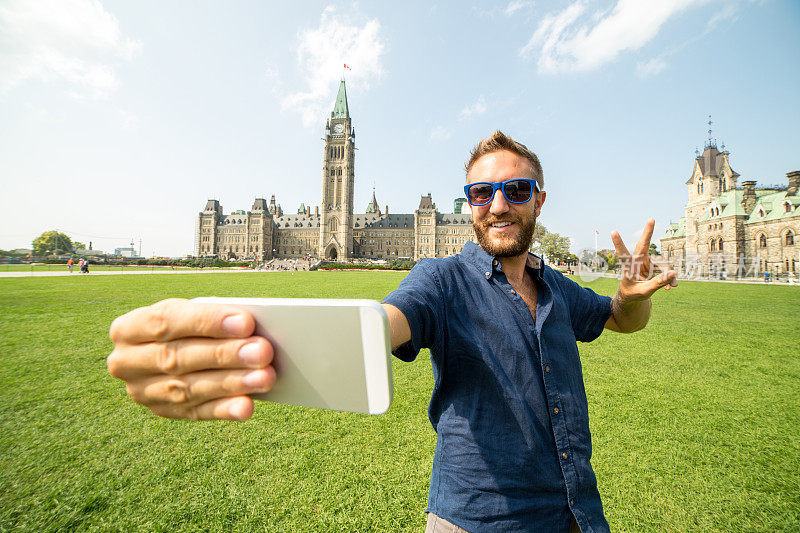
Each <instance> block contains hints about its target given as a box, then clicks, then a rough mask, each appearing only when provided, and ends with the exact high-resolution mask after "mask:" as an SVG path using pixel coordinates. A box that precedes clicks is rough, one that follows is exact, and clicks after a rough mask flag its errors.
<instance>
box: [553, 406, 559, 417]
mask: <svg viewBox="0 0 800 533" xmlns="http://www.w3.org/2000/svg"><path fill="white" fill-rule="evenodd" d="M553 414H554V415H557V414H558V407H553Z"/></svg>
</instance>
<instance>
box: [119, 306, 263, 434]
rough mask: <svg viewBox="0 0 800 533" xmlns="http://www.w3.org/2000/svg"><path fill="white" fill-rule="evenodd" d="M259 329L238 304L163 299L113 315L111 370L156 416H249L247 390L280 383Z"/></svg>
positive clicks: (256, 389) (227, 418) (215, 417)
mask: <svg viewBox="0 0 800 533" xmlns="http://www.w3.org/2000/svg"><path fill="white" fill-rule="evenodd" d="M254 330H255V322H254V321H253V317H252V316H250V314H248V313H246V312H244V311H242V310H240V309H237V308H235V307H223V306H217V305H207V304H198V303H192V302H189V301H186V300H179V299H170V300H164V301H161V302H158V303H157V304H154V305H151V306H149V307H142V308H139V309H135V310H133V311H131V312H130V313H128V314H125V315H122V316H121V317H119V318H117V319H116V320H114V322H113V323H112V324H111V329H110V331H109V334H110V336H111V340H112V341H113V342H114V345H115V347H114V351H113V352H112V353H111V355H109V356H108V370H109V372H111V375H113V376H114V377H117V378H120V379H122V380H124V381H126V382H127V391H128V394H129V395H130V396H131V398H132V399H133V400H134V401H136V402H138V403H140V404H142V405H144V406H146V407H147V408H149V409H150V410H151V411H153V412H154V413H155V414H157V415H159V416H164V417H167V418H191V419H195V420H212V419H221V420H246V419H248V418H250V416H251V415H252V414H253V400H252V399H250V397H249V396H247V394H250V393H256V392H267V391H269V390H270V389H271V388H272V386H273V385H274V384H275V370H274V369H273V368H272V367H271V366H270V363H271V362H272V356H273V350H272V345H271V344H270V343H269V342H268V341H267V340H266V339H264V338H263V337H256V336H253V331H254Z"/></svg>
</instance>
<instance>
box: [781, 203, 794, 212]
mask: <svg viewBox="0 0 800 533" xmlns="http://www.w3.org/2000/svg"><path fill="white" fill-rule="evenodd" d="M783 212H784V213H791V212H792V204H790V203H789V202H783Z"/></svg>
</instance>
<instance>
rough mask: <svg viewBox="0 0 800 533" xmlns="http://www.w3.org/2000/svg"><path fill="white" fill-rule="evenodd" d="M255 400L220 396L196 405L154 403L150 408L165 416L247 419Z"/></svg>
mask: <svg viewBox="0 0 800 533" xmlns="http://www.w3.org/2000/svg"><path fill="white" fill-rule="evenodd" d="M254 409H255V406H254V405H253V400H252V399H251V398H250V397H248V396H236V397H233V398H220V399H218V400H211V401H209V402H205V403H201V404H200V405H195V406H176V405H154V406H152V407H150V410H151V411H152V412H153V413H155V414H157V415H158V416H163V417H165V418H189V419H191V420H247V419H248V418H250V417H251V416H252V415H253V410H254Z"/></svg>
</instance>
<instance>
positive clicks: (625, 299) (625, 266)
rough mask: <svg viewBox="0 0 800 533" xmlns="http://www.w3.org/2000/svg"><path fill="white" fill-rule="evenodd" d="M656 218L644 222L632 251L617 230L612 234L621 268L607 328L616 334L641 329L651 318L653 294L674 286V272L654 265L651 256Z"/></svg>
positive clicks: (676, 283) (675, 278) (675, 277)
mask: <svg viewBox="0 0 800 533" xmlns="http://www.w3.org/2000/svg"><path fill="white" fill-rule="evenodd" d="M655 224H656V221H655V220H653V219H652V218H651V219H649V220H648V221H647V223H646V224H645V226H644V230H643V231H642V238H641V239H639V242H638V243H637V244H636V248H634V252H633V254H631V253H630V252H629V251H628V249H627V248H626V247H625V243H623V242H622V238H621V237H620V236H619V232H616V231H615V232H613V233H612V234H611V240H612V241H613V242H614V248H616V250H617V257H618V258H619V264H620V268H621V276H620V281H619V289H618V290H617V294H616V295H615V296H614V298H613V299H612V300H611V317H610V318H609V319H608V320H607V321H606V324H605V327H606V329H610V330H611V331H617V332H619V333H633V332H634V331H638V330H640V329H642V328H644V327H645V326H646V325H647V321H648V320H649V319H650V309H651V308H652V302H651V301H650V296H652V295H653V294H654V293H655V292H656V291H657V290H658V289H660V288H661V287H666V289H667V290H669V289H670V287H676V286H677V285H678V281H677V273H676V272H675V271H673V270H669V269H665V268H663V267H661V266H659V265H655V264H654V263H653V262H652V260H651V259H650V254H649V253H648V252H649V250H650V239H651V238H652V237H653V228H654V227H655ZM656 269H658V270H662V272H661V274H659V275H657V276H654V277H651V276H652V274H653V272H654V271H655V270H656Z"/></svg>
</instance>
